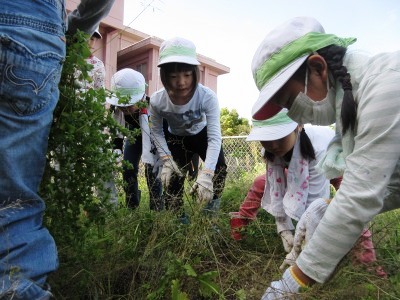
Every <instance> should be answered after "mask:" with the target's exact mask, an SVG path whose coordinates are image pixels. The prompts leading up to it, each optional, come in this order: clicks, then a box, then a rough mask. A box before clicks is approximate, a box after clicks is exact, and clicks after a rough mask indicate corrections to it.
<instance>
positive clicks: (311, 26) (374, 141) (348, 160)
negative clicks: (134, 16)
mask: <svg viewBox="0 0 400 300" xmlns="http://www.w3.org/2000/svg"><path fill="white" fill-rule="evenodd" d="M355 40H356V39H354V38H340V37H337V36H336V35H334V34H326V33H325V32H324V29H323V27H322V26H321V24H320V23H319V22H318V21H317V20H315V19H314V18H309V17H297V18H294V19H290V20H288V21H286V22H285V23H283V24H282V25H280V26H278V27H276V28H275V29H274V30H272V31H271V32H270V33H269V34H268V35H267V36H266V37H265V39H264V40H263V42H262V43H261V45H260V46H259V48H258V49H257V51H256V53H255V55H254V58H253V63H252V71H253V77H254V80H255V83H256V85H257V87H258V89H259V90H260V96H259V98H258V100H257V101H256V103H255V104H254V106H253V111H252V114H253V118H255V119H265V118H268V117H271V116H273V115H275V114H276V113H277V112H278V111H279V109H280V108H282V107H285V108H288V109H289V112H288V115H289V116H290V117H291V118H292V119H293V120H295V121H297V122H301V123H312V124H317V125H327V124H332V123H336V131H337V132H336V136H335V138H334V139H333V140H332V141H331V143H330V145H329V147H328V150H327V153H326V155H325V157H324V158H323V159H322V160H321V162H320V163H319V165H320V168H321V169H322V170H323V171H324V172H325V174H326V175H327V177H328V178H333V177H335V176H343V181H342V183H341V186H340V189H339V190H338V192H337V193H336V195H335V197H334V198H333V200H332V201H331V204H330V205H329V206H328V208H327V210H326V213H325V214H324V216H323V217H322V218H321V220H320V221H319V222H318V223H319V225H318V227H317V229H316V231H315V233H314V235H313V236H312V238H311V239H310V241H309V242H308V243H307V244H306V246H305V248H304V249H303V251H302V253H301V254H300V256H299V257H298V259H297V260H296V264H295V265H293V266H292V267H290V268H288V269H287V270H286V271H285V272H284V274H283V278H282V279H281V280H279V281H274V282H272V283H271V285H270V287H269V288H268V289H267V291H266V293H265V295H264V296H263V299H277V298H281V297H286V296H288V295H289V294H291V295H292V294H293V293H297V292H298V291H299V289H300V287H301V286H307V285H311V284H313V283H314V282H320V283H323V282H326V281H327V280H328V278H329V277H330V276H331V275H332V273H333V272H334V270H335V268H336V266H337V265H338V263H339V262H340V261H341V259H342V258H343V257H344V256H345V255H346V254H347V253H348V251H349V250H350V249H351V248H352V247H353V245H354V244H355V243H356V241H357V239H358V238H359V237H360V235H361V234H362V232H363V231H364V229H365V227H366V226H368V223H369V222H370V221H371V220H372V219H373V218H374V217H375V216H376V215H377V214H379V213H382V212H384V211H388V210H392V209H396V208H399V207H400V142H399V141H400V135H399V133H400V105H399V103H400V85H399V82H400V52H399V51H397V52H393V53H381V54H377V55H375V56H372V57H369V56H367V55H365V54H364V53H362V52H356V51H349V50H348V49H347V47H348V46H349V45H350V44H352V43H354V42H355ZM333 249H334V251H333Z"/></svg>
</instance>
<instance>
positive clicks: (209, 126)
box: [150, 37, 226, 222]
mask: <svg viewBox="0 0 400 300" xmlns="http://www.w3.org/2000/svg"><path fill="white" fill-rule="evenodd" d="M199 65H200V63H199V61H198V60H197V57H196V47H195V45H194V44H193V43H192V42H191V41H189V40H187V39H184V38H180V37H176V38H172V39H170V40H166V41H164V42H163V43H162V45H161V48H160V57H159V63H158V66H159V67H160V76H161V81H162V83H163V85H164V88H163V89H161V90H159V91H157V92H155V93H154V94H153V95H152V96H151V98H150V112H151V115H152V127H151V131H152V134H153V135H154V140H155V143H156V146H157V149H158V152H159V154H160V156H161V158H162V161H163V168H162V173H161V180H162V183H163V188H164V189H165V192H164V197H165V198H164V199H165V206H166V208H167V209H172V210H176V211H178V210H181V209H182V206H183V198H182V197H183V187H184V180H185V176H184V174H185V173H186V169H187V167H188V166H189V165H190V162H191V158H192V156H193V155H194V154H195V153H197V154H198V155H199V156H200V158H201V159H202V160H203V161H204V168H203V169H202V170H200V172H199V174H198V177H197V179H196V182H195V183H194V185H193V187H192V190H191V192H192V193H196V194H197V199H198V201H199V202H202V203H204V204H206V209H207V210H209V211H211V212H216V211H217V210H218V209H219V204H220V197H221V194H222V191H223V187H224V183H225V177H226V164H225V158H224V154H223V150H222V146H221V143H222V138H221V128H220V110H219V105H218V99H217V96H216V94H215V93H214V92H213V91H212V90H211V89H209V88H207V87H205V86H203V85H202V84H200V83H199V80H200V71H199V67H198V66H199ZM163 119H166V120H167V122H168V130H167V132H166V133H165V134H164V131H163V126H162V123H163ZM184 222H185V221H184Z"/></svg>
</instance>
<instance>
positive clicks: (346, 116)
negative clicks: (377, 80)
mask: <svg viewBox="0 0 400 300" xmlns="http://www.w3.org/2000/svg"><path fill="white" fill-rule="evenodd" d="M346 50H347V48H345V47H341V46H337V45H330V46H327V47H325V48H322V49H320V50H318V51H317V52H318V54H320V55H321V56H322V57H323V58H324V59H325V61H326V63H327V64H328V69H329V70H330V71H331V72H332V75H333V77H334V79H335V80H338V81H339V82H340V83H341V84H342V89H343V91H344V94H343V102H342V108H341V112H340V118H341V121H342V125H343V128H342V134H343V135H344V134H345V133H346V132H347V130H348V129H351V130H352V131H354V130H355V124H356V119H357V103H356V101H355V99H354V96H353V86H352V85H351V76H350V74H349V73H348V72H347V68H346V67H345V66H343V57H344V54H345V53H346Z"/></svg>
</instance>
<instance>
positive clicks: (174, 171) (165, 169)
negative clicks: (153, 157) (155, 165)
mask: <svg viewBox="0 0 400 300" xmlns="http://www.w3.org/2000/svg"><path fill="white" fill-rule="evenodd" d="M161 159H162V161H163V164H162V170H161V182H162V184H163V187H165V188H167V187H168V186H169V184H170V182H171V178H172V177H173V176H183V174H182V172H181V171H180V169H179V167H178V165H177V164H176V162H175V161H174V160H173V158H172V156H169V155H167V156H164V157H162V158H161Z"/></svg>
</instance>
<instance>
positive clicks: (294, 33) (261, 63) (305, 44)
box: [251, 17, 356, 120]
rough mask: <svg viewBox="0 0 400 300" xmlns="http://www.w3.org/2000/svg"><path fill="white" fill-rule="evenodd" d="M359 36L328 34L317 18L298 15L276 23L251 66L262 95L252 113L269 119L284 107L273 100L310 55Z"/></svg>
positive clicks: (261, 118) (255, 116)
mask: <svg viewBox="0 0 400 300" xmlns="http://www.w3.org/2000/svg"><path fill="white" fill-rule="evenodd" d="M355 41H356V39H355V38H339V37H337V36H336V35H333V34H325V30H324V28H323V27H322V25H321V24H320V23H319V22H318V21H317V20H316V19H314V18H310V17H296V18H293V19H290V20H288V21H286V22H285V23H283V24H281V25H280V26H278V27H276V28H275V29H274V30H272V31H271V32H270V33H268V34H267V36H266V37H265V38H264V40H263V41H262V42H261V44H260V46H259V47H258V49H257V50H256V52H255V54H254V57H253V61H252V64H251V70H252V73H253V78H254V82H255V84H256V86H257V88H258V90H259V91H260V95H259V97H258V99H257V101H256V102H255V103H254V105H253V108H252V117H253V119H256V120H265V119H267V118H270V117H272V116H273V115H275V114H276V113H278V112H279V111H280V110H281V109H282V108H281V107H279V106H278V105H276V104H274V103H271V102H269V100H271V98H272V97H273V96H274V95H275V94H276V93H277V92H278V91H279V89H280V88H281V87H282V86H283V85H284V84H285V83H286V82H287V81H288V80H289V79H290V78H291V77H292V76H293V74H294V73H295V72H296V71H297V70H298V69H299V68H300V66H301V65H302V64H303V62H304V61H305V60H306V59H307V57H308V56H309V55H310V54H312V53H314V52H315V51H317V50H319V49H322V48H324V47H326V46H329V45H338V46H342V47H347V46H348V45H350V44H352V43H354V42H355Z"/></svg>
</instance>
